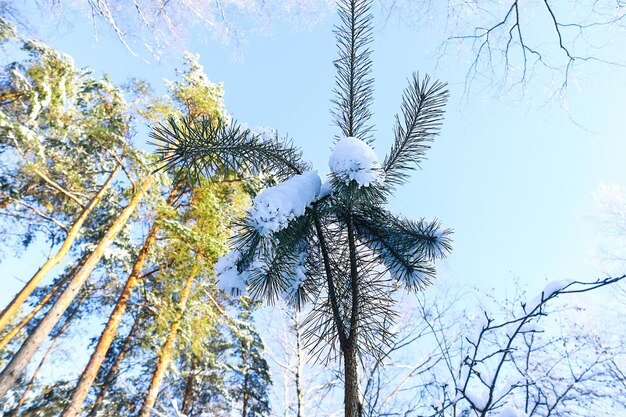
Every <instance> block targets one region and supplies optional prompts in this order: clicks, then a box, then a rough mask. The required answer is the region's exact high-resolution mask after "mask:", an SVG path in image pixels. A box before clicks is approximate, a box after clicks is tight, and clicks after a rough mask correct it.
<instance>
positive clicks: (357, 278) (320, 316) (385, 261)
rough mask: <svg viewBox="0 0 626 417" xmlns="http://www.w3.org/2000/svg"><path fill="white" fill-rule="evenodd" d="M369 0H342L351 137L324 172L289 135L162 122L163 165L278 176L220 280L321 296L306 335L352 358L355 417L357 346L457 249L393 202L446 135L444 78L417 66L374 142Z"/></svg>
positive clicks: (203, 172) (340, 88) (344, 135)
mask: <svg viewBox="0 0 626 417" xmlns="http://www.w3.org/2000/svg"><path fill="white" fill-rule="evenodd" d="M370 6H371V1H369V0H340V1H339V18H340V24H339V25H338V26H337V29H336V37H337V45H338V48H339V57H338V58H337V59H336V61H335V67H336V69H337V78H336V87H335V99H334V100H333V103H334V105H335V121H336V123H337V126H338V127H339V128H340V131H341V135H340V137H339V138H338V139H337V140H336V142H335V148H334V151H333V154H332V155H331V157H330V167H331V174H330V180H329V182H327V183H326V184H324V186H323V187H322V186H321V180H320V179H319V177H318V176H317V174H316V173H314V172H312V171H310V167H309V166H308V165H307V164H306V163H304V162H302V160H301V157H300V153H299V152H298V150H297V149H295V148H294V147H293V146H292V145H291V144H290V143H287V142H285V141H283V140H280V139H279V138H278V137H276V138H274V140H268V139H267V138H263V137H261V136H260V135H258V134H254V133H253V132H251V131H250V130H247V129H243V128H241V127H240V126H239V125H237V124H236V123H235V122H228V121H224V120H221V119H219V118H218V119H211V118H199V119H191V120H183V121H182V123H184V128H180V127H179V126H180V125H179V124H178V123H179V122H178V121H177V120H175V119H170V120H169V124H161V125H159V126H157V127H156V128H155V129H154V131H153V133H152V134H153V137H154V138H156V139H157V140H159V141H161V142H162V143H163V144H164V145H163V146H162V148H161V149H160V150H159V153H160V155H161V157H162V160H163V167H164V169H176V170H177V173H178V176H179V177H180V176H187V177H188V178H192V179H193V178H200V177H201V176H207V177H218V176H220V175H224V174H225V173H228V172H232V171H235V172H238V173H240V174H244V175H245V174H247V173H251V172H252V173H254V172H265V173H269V174H272V175H273V176H274V177H275V178H276V179H277V180H278V181H282V182H281V183H279V184H278V185H276V186H274V187H271V188H268V189H266V190H264V191H263V192H262V193H261V194H260V195H259V196H257V197H256V198H255V201H254V205H253V207H252V209H251V210H250V211H249V213H248V215H247V216H246V217H245V218H244V219H243V220H242V221H241V222H240V224H239V232H238V233H237V234H236V235H235V236H234V239H233V246H234V250H233V252H231V253H230V254H229V255H228V256H227V257H225V258H222V259H221V260H220V262H218V264H217V265H216V272H217V274H218V279H219V280H220V285H221V286H222V287H223V288H226V289H229V290H231V291H232V292H233V293H242V292H244V291H246V289H247V291H249V292H250V293H251V295H252V296H253V297H255V298H262V299H265V300H268V301H270V302H272V301H274V300H276V299H277V298H278V297H284V298H286V299H287V300H288V301H290V302H291V303H292V304H293V305H295V306H297V307H299V306H301V305H302V304H304V303H306V302H308V301H312V302H313V303H314V306H313V313H312V314H311V315H310V316H309V317H308V318H307V319H306V320H305V325H306V330H305V335H306V336H308V339H309V345H310V347H311V348H312V349H313V350H314V351H315V352H316V353H318V354H320V355H323V354H329V355H331V357H339V358H340V359H341V360H342V362H343V376H344V406H345V415H346V417H355V416H359V415H360V414H361V409H362V406H361V402H360V398H359V387H358V361H359V356H361V355H366V354H372V355H381V354H382V352H383V347H384V345H385V344H386V343H388V341H389V340H390V337H391V335H390V334H389V331H388V328H389V325H390V323H392V322H393V320H394V314H395V313H394V309H393V304H394V302H393V292H394V291H395V290H396V289H397V288H398V287H399V285H403V286H404V287H405V288H406V289H407V290H409V291H418V290H421V289H423V288H424V287H425V286H426V285H427V284H428V283H429V282H430V280H431V279H432V278H433V277H434V276H435V268H434V262H435V260H436V259H438V258H442V257H444V256H445V255H446V253H447V252H448V251H449V250H450V249H451V245H450V233H451V232H450V231H449V230H447V229H442V227H441V225H440V223H439V222H438V221H437V220H434V221H426V220H424V219H422V220H419V221H413V220H409V219H405V218H402V217H399V216H396V215H394V214H393V213H391V212H389V211H388V210H387V209H386V208H385V204H386V202H387V199H388V197H389V196H390V195H391V193H392V191H393V190H394V188H395V187H397V186H399V185H401V184H403V183H405V182H406V181H407V179H408V176H409V171H410V170H412V169H414V168H416V167H417V166H418V165H419V163H420V162H421V161H422V160H423V159H424V154H425V152H426V150H427V149H428V148H429V144H428V143H429V142H430V141H432V140H433V139H434V137H435V136H436V135H437V134H438V132H439V128H440V124H441V121H442V118H443V108H444V106H445V103H446V101H447V97H448V92H447V90H446V88H445V84H443V83H440V82H438V81H431V79H430V78H429V77H424V78H423V79H420V78H419V76H418V75H414V76H413V78H412V80H411V82H410V84H409V86H408V87H407V89H406V90H405V93H404V97H403V103H402V115H401V116H397V117H396V124H395V128H394V135H395V141H394V143H393V145H392V147H391V149H390V151H389V153H388V155H387V156H386V158H385V159H384V161H383V162H382V163H380V162H379V161H378V159H377V157H376V154H375V152H374V151H373V149H372V148H371V146H370V145H371V144H372V143H373V126H372V125H371V124H370V117H371V110H370V106H371V100H372V96H373V80H372V79H371V78H370V72H371V66H372V62H371V59H370V55H371V50H370V43H371V32H372V27H371V20H372V15H371V14H370Z"/></svg>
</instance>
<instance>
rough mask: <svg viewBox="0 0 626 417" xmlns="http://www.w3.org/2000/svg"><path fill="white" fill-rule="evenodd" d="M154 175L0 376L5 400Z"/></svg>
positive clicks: (144, 182) (140, 189)
mask: <svg viewBox="0 0 626 417" xmlns="http://www.w3.org/2000/svg"><path fill="white" fill-rule="evenodd" d="M154 180H155V178H154V176H149V177H148V178H146V179H144V180H143V181H142V182H141V185H140V187H139V189H138V190H137V191H136V192H135V194H134V195H133V197H132V198H131V200H130V202H129V203H128V205H127V206H126V207H125V208H124V209H123V210H122V211H121V212H120V214H119V216H118V217H117V218H116V219H115V221H114V222H113V224H112V225H111V226H110V227H109V229H108V230H107V232H106V233H105V235H104V237H103V238H102V239H101V240H100V242H99V243H98V245H97V246H96V248H95V249H94V251H93V252H92V253H91V255H89V257H88V258H87V260H86V261H85V265H83V267H82V268H81V269H80V271H78V273H77V274H76V275H75V276H74V278H73V279H72V281H71V282H70V283H69V285H68V286H67V288H66V289H65V291H63V293H62V294H61V296H60V297H59V299H58V300H57V301H56V302H55V303H54V305H53V306H52V308H51V309H50V311H48V313H47V314H46V316H45V317H44V318H43V320H42V321H41V322H40V323H39V325H38V326H37V327H36V328H35V330H33V332H32V333H31V334H30V335H29V336H28V339H26V341H25V342H24V344H23V345H22V347H21V348H20V350H19V351H18V352H17V354H16V355H15V356H14V357H13V358H12V359H11V362H9V364H8V365H7V366H6V368H5V369H4V370H3V371H2V373H1V374H0V398H3V397H4V396H5V395H6V394H7V392H8V391H9V390H10V389H11V388H13V387H14V386H15V382H16V381H17V379H18V378H19V377H20V375H21V374H22V372H24V369H25V368H26V366H27V365H28V362H29V361H30V359H31V358H32V357H33V355H34V354H35V353H36V352H37V350H38V349H39V347H40V346H41V344H42V343H43V341H44V340H45V339H46V338H47V337H48V335H49V334H50V332H51V331H52V329H53V328H54V326H55V325H56V324H57V323H58V321H59V320H60V319H61V316H62V315H63V313H64V312H65V310H66V309H67V307H68V306H69V305H70V303H71V302H72V300H73V299H74V298H75V297H76V294H77V293H78V291H79V290H80V289H81V288H82V286H83V285H84V284H85V281H87V278H89V275H91V272H92V271H93V270H94V269H95V268H96V266H97V265H98V263H99V262H100V259H101V258H102V256H103V255H104V253H105V251H106V250H107V249H108V248H109V247H110V246H111V244H112V243H113V241H114V240H115V238H116V237H117V234H118V233H119V232H120V231H121V230H122V229H123V228H124V226H125V225H126V223H127V222H128V219H129V218H130V216H131V215H132V214H133V212H134V211H135V209H136V208H137V206H138V205H139V202H140V201H141V199H142V198H143V196H144V194H145V193H146V192H147V191H148V189H149V188H150V186H151V185H152V184H153V183H154Z"/></svg>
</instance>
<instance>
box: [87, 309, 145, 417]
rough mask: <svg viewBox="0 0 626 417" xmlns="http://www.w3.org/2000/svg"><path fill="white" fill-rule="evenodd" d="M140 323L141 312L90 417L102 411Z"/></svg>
mask: <svg viewBox="0 0 626 417" xmlns="http://www.w3.org/2000/svg"><path fill="white" fill-rule="evenodd" d="M140 322H141V312H139V313H137V317H135V321H134V322H133V326H132V327H131V328H130V331H129V332H128V334H127V335H126V339H124V343H123V344H122V347H121V348H120V352H119V354H118V355H117V358H115V361H114V362H113V365H112V366H111V369H109V372H107V374H106V376H105V377H104V381H103V382H102V388H100V392H99V393H98V398H96V401H94V404H93V407H92V408H91V411H90V412H89V416H88V417H96V415H97V414H98V411H100V409H101V408H102V403H103V402H104V397H105V396H106V393H107V392H108V391H109V388H110V387H111V384H112V383H113V381H114V380H115V377H116V376H117V373H118V372H119V369H120V365H121V363H122V361H123V360H124V358H125V357H126V354H127V353H128V350H129V348H130V342H131V341H132V340H133V337H134V336H135V333H136V332H137V329H139V323H140Z"/></svg>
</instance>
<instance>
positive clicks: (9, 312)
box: [0, 164, 121, 332]
mask: <svg viewBox="0 0 626 417" xmlns="http://www.w3.org/2000/svg"><path fill="white" fill-rule="evenodd" d="M120 169H121V165H120V164H117V166H116V167H115V169H114V170H113V171H112V172H111V173H110V174H109V177H108V178H107V180H106V181H105V182H104V184H103V185H102V187H100V190H99V191H98V193H97V194H96V195H95V196H94V197H93V198H92V199H91V201H90V202H89V204H87V206H85V208H84V209H83V211H82V212H81V213H80V215H79V216H78V217H77V218H76V220H75V221H74V224H73V225H72V227H71V228H70V230H68V231H67V236H66V237H65V240H64V241H63V244H62V245H61V247H60V248H59V250H58V251H57V253H56V254H55V255H54V256H52V257H51V258H49V259H48V260H47V261H46V262H45V263H44V264H43V266H42V267H41V268H39V271H37V273H36V274H35V275H33V277H32V278H31V279H30V280H29V281H28V282H27V283H26V285H25V286H24V288H22V290H21V291H20V292H19V293H18V294H17V295H16V296H15V297H14V298H13V300H12V301H11V302H10V303H9V305H8V306H7V307H6V308H5V309H4V311H2V313H1V314H0V332H1V331H2V330H4V328H5V326H6V325H7V323H9V322H10V321H11V320H12V319H13V317H15V315H16V314H17V312H18V311H19V309H20V308H21V307H22V305H23V304H24V302H25V301H26V300H27V299H28V297H29V296H30V295H31V294H32V293H33V291H35V289H36V288H37V286H38V285H39V283H40V282H41V280H42V279H43V278H44V277H45V276H46V275H47V274H48V272H50V271H51V270H52V268H54V267H55V266H57V265H58V264H59V262H61V261H62V260H63V258H65V256H66V255H67V253H68V252H69V250H70V248H71V247H72V245H73V244H74V241H75V240H76V238H78V236H79V235H80V229H81V228H82V226H83V224H84V223H85V220H87V217H88V216H89V214H90V213H91V212H92V211H93V209H94V207H95V206H96V205H97V204H98V203H99V202H100V200H101V199H102V197H103V196H104V194H105V193H106V191H107V190H108V189H109V187H110V186H111V184H112V182H113V179H114V178H115V176H116V175H117V173H118V172H119V170H120Z"/></svg>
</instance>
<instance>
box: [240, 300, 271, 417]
mask: <svg viewBox="0 0 626 417" xmlns="http://www.w3.org/2000/svg"><path fill="white" fill-rule="evenodd" d="M253 308H254V302H253V301H252V300H251V299H250V298H248V297H241V299H240V306H239V314H238V315H237V318H238V319H239V320H238V321H236V322H234V323H233V324H231V329H232V330H231V331H232V332H233V336H234V338H233V339H234V340H233V342H234V344H235V348H234V350H233V352H232V355H233V356H234V358H236V362H235V363H234V364H233V365H232V370H233V375H232V377H231V386H232V387H231V389H230V395H231V398H232V399H233V400H235V401H236V402H237V403H238V404H240V405H241V417H258V416H264V415H267V414H268V413H269V410H270V408H269V399H268V395H267V389H268V387H269V385H270V384H271V377H270V374H269V366H268V365H267V362H266V361H265V359H264V357H263V356H264V355H263V350H264V346H263V342H262V341H261V338H260V336H259V334H258V333H257V332H256V330H255V329H254V327H253V326H252V325H251V320H252V311H253Z"/></svg>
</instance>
